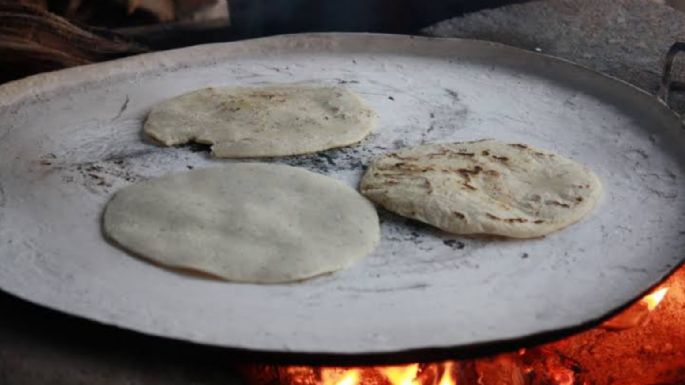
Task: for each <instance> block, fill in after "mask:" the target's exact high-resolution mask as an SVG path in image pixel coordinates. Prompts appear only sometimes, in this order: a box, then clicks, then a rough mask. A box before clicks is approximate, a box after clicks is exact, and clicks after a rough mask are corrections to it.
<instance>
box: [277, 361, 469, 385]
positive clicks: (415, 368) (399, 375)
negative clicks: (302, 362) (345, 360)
mask: <svg viewBox="0 0 685 385" xmlns="http://www.w3.org/2000/svg"><path fill="white" fill-rule="evenodd" d="M312 369H313V368H311V367H310V368H309V369H307V367H301V366H289V367H286V368H285V371H286V373H287V375H288V377H289V381H285V382H284V383H287V384H299V385H458V384H457V376H456V370H457V364H456V362H455V361H445V362H439V363H430V364H421V365H420V364H417V363H412V364H406V365H394V366H369V367H352V368H341V367H322V368H319V369H318V371H317V370H312ZM317 373H318V374H317Z"/></svg>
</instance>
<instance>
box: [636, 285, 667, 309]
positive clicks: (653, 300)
mask: <svg viewBox="0 0 685 385" xmlns="http://www.w3.org/2000/svg"><path fill="white" fill-rule="evenodd" d="M666 293H668V288H667V287H662V288H661V289H657V290H655V291H653V292H652V293H650V294H648V295H646V296H644V298H642V300H641V301H640V302H642V303H644V304H645V305H647V310H649V311H652V310H654V309H656V307H657V306H659V304H660V303H661V301H663V299H664V297H665V296H666Z"/></svg>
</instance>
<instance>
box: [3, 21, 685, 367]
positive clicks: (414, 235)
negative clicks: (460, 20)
mask: <svg viewBox="0 0 685 385" xmlns="http://www.w3.org/2000/svg"><path fill="white" fill-rule="evenodd" d="M272 82H308V83H317V84H340V85H343V86H345V87H349V88H350V89H352V90H354V91H356V92H358V93H360V94H362V95H363V96H364V97H365V98H366V99H367V100H368V102H369V103H370V104H372V105H373V107H374V108H376V109H377V110H378V112H379V115H380V125H379V127H378V129H377V131H376V132H375V133H374V134H373V135H372V136H371V137H370V138H368V139H367V140H365V141H364V142H362V143H361V144H360V145H357V146H350V147H347V148H343V149H337V150H331V151H327V152H325V153H321V154H315V155H310V156H295V157H289V158H286V159H276V160H265V161H267V162H269V161H273V162H280V163H287V164H291V165H296V166H300V167H304V168H307V169H309V170H312V171H316V172H320V173H323V174H326V175H330V176H332V177H334V178H338V179H341V180H343V181H345V182H346V183H349V184H350V185H351V186H356V184H357V183H358V181H359V179H360V177H361V175H362V172H363V165H364V164H365V163H367V162H368V161H369V159H370V158H371V157H372V156H374V155H378V154H382V153H384V152H386V151H389V150H393V149H396V148H399V147H402V146H408V145H415V144H419V143H426V142H450V141H465V140H474V139H479V138H497V139H500V140H505V141H512V142H523V143H529V144H532V145H535V146H540V147H542V148H546V149H549V150H552V151H555V152H558V153H560V154H563V155H565V156H568V157H571V158H573V159H575V160H577V161H579V162H581V163H584V164H586V165H588V166H590V167H591V168H592V169H593V170H595V171H596V172H597V174H598V175H599V176H600V177H601V179H602V181H603V183H604V187H605V190H606V191H605V196H604V199H603V201H602V202H601V203H600V204H599V206H598V207H597V208H596V210H595V211H594V213H593V214H591V215H590V216H589V217H588V218H586V219H584V220H582V221H581V222H579V223H577V224H575V225H573V226H571V227H569V228H567V229H566V230H563V231H561V232H558V233H555V234H552V235H549V236H547V237H545V238H540V239H532V240H525V241H522V240H518V241H513V240H510V241H508V240H501V239H483V238H467V237H458V236H454V235H449V234H445V233H441V232H439V231H436V230H433V229H431V228H429V227H427V226H423V225H419V224H417V223H416V222H413V221H410V220H405V219H403V218H400V217H397V216H394V215H392V214H389V213H386V212H381V218H382V232H383V236H382V241H381V244H380V246H379V247H378V248H377V250H376V251H375V252H374V253H373V254H372V255H370V256H369V257H368V258H366V259H364V260H362V261H361V262H359V263H357V264H355V265H354V266H353V267H352V268H350V269H348V270H345V271H341V272H338V273H335V274H332V275H328V276H323V277H319V278H316V279H312V280H309V281H306V282H302V283H297V284H287V285H261V286H260V285H252V284H233V283H227V282H220V281H215V280H209V279H203V278H200V277H193V276H186V275H182V274H177V273H174V272H171V271H168V270H164V269H161V268H159V267H156V266H153V265H151V264H148V263H146V262H144V261H141V260H139V259H137V258H135V257H133V256H131V255H129V254H127V253H126V252H124V251H122V250H120V249H119V248H117V247H115V246H113V245H111V244H109V243H108V242H106V241H105V240H104V239H103V236H102V233H101V228H100V215H101V212H102V209H103V207H104V205H105V203H106V202H107V200H108V199H109V198H110V197H111V196H112V194H113V193H114V192H115V191H117V190H118V189H119V188H121V187H124V186H126V185H129V184H131V183H134V182H136V181H140V180H144V179H146V178H148V177H152V176H158V175H162V174H165V173H168V172H173V171H179V170H187V169H188V168H191V167H194V168H201V167H208V166H217V165H221V164H226V163H229V162H231V161H229V160H215V159H212V158H210V157H209V156H208V154H207V153H206V152H204V151H197V149H196V148H193V147H183V148H162V147H158V146H156V145H153V144H151V143H149V142H146V141H145V140H144V139H143V137H142V136H141V127H142V122H143V120H144V119H145V116H146V114H147V113H148V111H149V110H150V107H151V106H153V105H154V104H155V103H158V102H160V101H162V100H165V99H167V98H169V97H172V96H175V95H179V94H181V93H184V92H187V91H191V90H195V89H198V88H201V87H206V86H224V85H255V84H268V83H272ZM683 149H685V132H682V130H681V126H680V122H679V119H678V118H677V116H676V115H675V114H673V113H672V112H671V111H670V110H669V109H668V108H667V107H666V106H664V105H663V104H661V103H660V102H658V101H657V100H656V99H654V98H652V97H651V96H649V95H648V94H646V93H644V92H642V91H640V90H638V89H636V88H633V87H631V86H629V85H627V84H625V83H622V82H619V81H617V80H614V79H610V78H608V77H606V76H603V75H601V74H598V73H595V72H592V71H590V70H588V69H585V68H582V67H579V66H576V65H573V64H571V63H568V62H564V61H561V60H558V59H554V58H551V57H546V56H542V55H537V54H533V53H529V52H524V51H521V50H517V49H514V48H510V47H506V46H502V45H498V44H492V43H486V42H480V41H471V40H456V39H429V38H411V37H399V36H384V35H355V34H320V35H294V36H280V37H272V38H266V39H258V40H250V41H244V42H237V43H226V44H213V45H206V46H198V47H192V48H185V49H180V50H175V51H168V52H160V53H153V54H148V55H142V56H136V57H132V58H128V59H123V60H118V61H113V62H108V63H104V64H97V65H92V66H85V67H79V68H74V69H69V70H64V71H59V72H54V73H49V74H44V75H39V76H34V77H31V78H28V79H25V80H21V81H18V82H14V83H10V84H7V85H4V86H2V87H0V287H1V288H2V289H3V290H5V291H7V292H9V293H12V294H14V295H16V296H19V297H21V298H24V299H26V300H29V301H32V302H35V303H39V304H42V305H44V306H47V307H50V308H53V309H57V310H60V311H63V312H66V313H70V314H74V315H78V316H82V317H86V318H89V319H92V320H96V321H99V322H103V323H106V324H111V325H116V326H120V327H123V328H128V329H132V330H136V331H139V332H143V333H149V334H153V335H158V336H164V337H170V338H176V339H181V340H187V341H194V342H200V343H206V344H213V345H219V346H223V347H230V348H244V349H250V350H259V351H268V352H291V353H325V354H334V355H335V354H340V355H347V354H376V353H395V352H400V351H407V350H415V349H427V348H458V347H463V346H467V345H477V344H481V343H489V342H496V341H502V340H510V339H517V338H521V337H526V336H531V335H536V334H540V333H545V332H549V331H554V330H559V329H566V328H573V327H575V326H578V325H581V324H585V323H588V322H593V321H596V320H598V319H600V318H601V317H603V316H606V315H607V314H609V313H610V312H612V311H614V310H616V309H617V308H619V307H621V306H623V305H625V304H626V303H628V302H629V301H631V300H633V299H635V298H636V297H637V296H639V295H640V294H642V293H643V292H644V291H645V290H647V289H648V288H649V287H650V286H652V285H653V284H655V283H657V282H658V281H659V280H661V279H662V278H663V277H664V276H665V275H666V274H667V273H668V272H669V271H670V270H672V269H673V268H674V267H675V266H677V265H678V264H679V263H680V262H681V261H682V259H683V256H684V254H685V155H684V152H683ZM322 199H325V197H322Z"/></svg>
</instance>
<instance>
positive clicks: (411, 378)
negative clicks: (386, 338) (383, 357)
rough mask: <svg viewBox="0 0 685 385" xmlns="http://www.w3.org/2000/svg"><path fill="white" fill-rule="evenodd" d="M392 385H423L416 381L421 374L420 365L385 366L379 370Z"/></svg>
mask: <svg viewBox="0 0 685 385" xmlns="http://www.w3.org/2000/svg"><path fill="white" fill-rule="evenodd" d="M378 371H379V372H381V373H382V374H383V375H385V377H386V378H387V379H388V381H390V383H391V384H392V385H421V384H420V383H418V382H417V381H416V375H417V374H418V373H419V364H409V365H403V366H384V367H380V368H378Z"/></svg>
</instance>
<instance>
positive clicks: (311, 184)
mask: <svg viewBox="0 0 685 385" xmlns="http://www.w3.org/2000/svg"><path fill="white" fill-rule="evenodd" d="M324 198H325V199H324ZM103 227H104V232H105V234H106V235H107V237H109V238H110V239H112V240H113V241H115V242H116V243H117V244H119V245H121V246H122V247H123V248H125V249H127V250H129V251H131V252H133V253H134V254H136V255H138V256H140V257H143V258H145V259H148V260H150V261H153V262H155V263H156V264H159V265H162V266H166V267H170V268H178V269H185V270H193V271H199V272H203V273H206V274H210V275H213V276H216V277H220V278H223V279H226V280H230V281H238V282H254V283H280V282H289V281H298V280H302V279H306V278H310V277H314V276H317V275H320V274H324V273H329V272H333V271H336V270H340V269H344V268H346V267H348V266H350V265H351V264H352V263H353V262H355V261H356V260H358V259H360V258H362V257H364V256H365V255H367V254H369V253H370V252H371V251H372V250H373V249H374V247H375V246H376V244H377V243H378V241H379V237H380V235H379V233H380V229H379V224H378V216H377V213H376V210H375V208H374V207H373V205H372V204H371V203H370V202H369V201H368V200H366V199H365V198H364V197H363V196H361V195H360V194H359V193H358V192H357V191H355V190H354V189H352V188H350V187H348V186H346V185H344V184H342V183H341V182H339V181H337V180H335V179H332V178H329V177H326V176H323V175H320V174H315V173H312V172H309V171H306V170H304V169H299V168H295V167H290V166H284V165H273V164H258V163H242V164H232V165H228V166H225V167H221V168H209V169H200V170H193V171H189V172H181V173H175V174H170V175H166V176H163V177H161V178H156V179H151V180H148V181H146V182H142V183H138V184H134V185H131V186H128V187H125V188H123V189H122V190H120V191H119V192H117V193H116V194H115V195H114V197H113V198H112V199H111V201H110V202H109V203H108V204H107V207H106V209H105V214H104V220H103Z"/></svg>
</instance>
